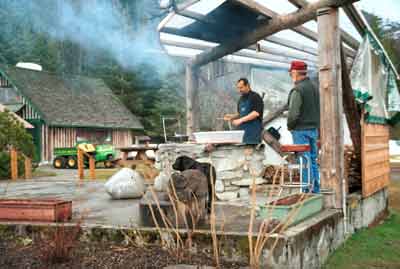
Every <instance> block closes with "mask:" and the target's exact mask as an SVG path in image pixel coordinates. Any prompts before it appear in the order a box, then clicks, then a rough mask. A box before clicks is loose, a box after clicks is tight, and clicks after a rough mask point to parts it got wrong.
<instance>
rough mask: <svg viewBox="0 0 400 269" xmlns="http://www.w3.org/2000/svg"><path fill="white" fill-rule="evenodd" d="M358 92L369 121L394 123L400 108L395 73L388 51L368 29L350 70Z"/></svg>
mask: <svg viewBox="0 0 400 269" xmlns="http://www.w3.org/2000/svg"><path fill="white" fill-rule="evenodd" d="M350 78H351V83H352V87H353V92H354V96H355V98H356V101H357V102H358V103H359V104H362V105H363V107H364V112H365V120H366V121H367V122H369V123H378V124H386V123H394V122H393V119H394V118H393V117H394V116H395V115H396V114H397V113H398V112H399V111H400V95H399V91H398V88H397V84H396V78H395V74H394V73H393V70H392V69H391V67H390V64H389V63H388V61H387V59H386V57H385V55H384V51H383V50H382V49H381V47H380V46H379V45H378V43H377V42H376V40H375V38H374V36H373V35H371V34H370V33H367V34H366V35H365V37H364V40H363V42H362V43H361V45H360V48H359V50H358V52H357V56H356V58H355V60H354V63H353V67H352V70H351V74H350Z"/></svg>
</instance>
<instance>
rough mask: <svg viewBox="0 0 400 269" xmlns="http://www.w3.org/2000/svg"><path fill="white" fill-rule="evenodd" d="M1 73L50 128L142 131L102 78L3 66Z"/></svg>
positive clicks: (141, 127)
mask: <svg viewBox="0 0 400 269" xmlns="http://www.w3.org/2000/svg"><path fill="white" fill-rule="evenodd" d="M0 73H2V74H3V75H4V76H5V77H6V78H7V79H8V80H9V81H10V83H11V84H12V85H13V86H14V87H15V88H16V89H17V90H18V91H19V92H20V94H21V95H23V96H24V97H25V98H26V99H27V100H28V102H29V103H30V104H31V105H32V106H33V108H34V109H36V110H37V112H38V113H39V115H40V116H41V118H42V119H43V120H44V121H45V122H46V123H47V124H48V125H50V126H60V127H61V126H65V127H93V128H116V129H143V125H142V124H141V123H140V121H139V119H138V118H137V117H136V116H135V115H133V114H132V113H131V112H130V111H129V110H128V109H127V108H126V107H125V106H124V105H123V104H122V102H121V101H120V100H119V99H118V97H117V96H116V95H114V94H113V92H112V91H111V90H110V88H108V87H107V86H106V84H105V83H104V81H103V80H101V79H96V78H89V77H84V76H76V75H69V74H68V75H67V74H65V75H62V76H59V75H55V74H52V73H49V72H44V71H35V70H29V69H23V68H18V67H11V66H5V65H0Z"/></svg>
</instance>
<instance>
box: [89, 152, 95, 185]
mask: <svg viewBox="0 0 400 269" xmlns="http://www.w3.org/2000/svg"><path fill="white" fill-rule="evenodd" d="M89 173H90V179H92V180H94V179H96V162H95V159H94V156H93V155H90V156H89Z"/></svg>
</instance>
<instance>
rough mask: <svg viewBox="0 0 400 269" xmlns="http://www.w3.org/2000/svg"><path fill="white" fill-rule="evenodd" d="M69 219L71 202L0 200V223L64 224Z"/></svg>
mask: <svg viewBox="0 0 400 269" xmlns="http://www.w3.org/2000/svg"><path fill="white" fill-rule="evenodd" d="M71 217H72V202H71V201H62V200H55V199H51V200H50V199H38V200H34V199H0V221H41V222H64V221H68V220H70V219H71Z"/></svg>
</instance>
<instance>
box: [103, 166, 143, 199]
mask: <svg viewBox="0 0 400 269" xmlns="http://www.w3.org/2000/svg"><path fill="white" fill-rule="evenodd" d="M104 187H105V188H106V191H107V193H108V194H109V195H110V196H111V197H112V199H128V198H140V197H142V196H143V194H144V192H145V190H146V186H145V185H144V179H143V177H142V176H141V175H140V174H139V173H138V172H136V171H135V170H132V169H130V168H122V169H121V170H120V171H118V172H117V173H115V174H114V175H113V176H112V177H111V178H110V179H109V180H108V181H107V182H106V183H105V184H104Z"/></svg>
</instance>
